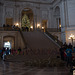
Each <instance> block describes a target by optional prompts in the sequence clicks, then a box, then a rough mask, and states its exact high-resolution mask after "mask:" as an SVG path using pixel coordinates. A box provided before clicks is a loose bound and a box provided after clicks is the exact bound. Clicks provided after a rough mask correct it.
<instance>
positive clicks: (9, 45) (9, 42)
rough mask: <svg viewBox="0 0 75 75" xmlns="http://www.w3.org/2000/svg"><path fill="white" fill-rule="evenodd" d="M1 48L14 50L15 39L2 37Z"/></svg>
mask: <svg viewBox="0 0 75 75" xmlns="http://www.w3.org/2000/svg"><path fill="white" fill-rule="evenodd" d="M3 46H4V47H5V48H9V49H12V48H13V49H14V48H15V37H13V36H4V37H3Z"/></svg>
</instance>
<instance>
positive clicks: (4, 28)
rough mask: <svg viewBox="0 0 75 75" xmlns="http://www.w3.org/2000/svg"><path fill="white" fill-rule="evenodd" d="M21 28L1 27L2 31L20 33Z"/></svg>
mask: <svg viewBox="0 0 75 75" xmlns="http://www.w3.org/2000/svg"><path fill="white" fill-rule="evenodd" d="M19 30H20V28H18V27H16V28H12V27H0V31H19Z"/></svg>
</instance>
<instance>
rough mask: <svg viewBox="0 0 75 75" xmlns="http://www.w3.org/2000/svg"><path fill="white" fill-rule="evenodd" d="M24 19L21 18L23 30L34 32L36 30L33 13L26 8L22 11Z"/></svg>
mask: <svg viewBox="0 0 75 75" xmlns="http://www.w3.org/2000/svg"><path fill="white" fill-rule="evenodd" d="M21 14H22V17H21V27H22V29H23V30H26V28H28V30H29V31H30V30H33V28H34V19H33V12H32V10H31V9H29V8H25V9H23V10H22V13H21Z"/></svg>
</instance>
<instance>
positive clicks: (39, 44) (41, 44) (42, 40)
mask: <svg viewBox="0 0 75 75" xmlns="http://www.w3.org/2000/svg"><path fill="white" fill-rule="evenodd" d="M22 34H23V37H24V39H25V42H26V43H27V45H28V46H29V47H30V48H31V49H58V48H59V47H58V46H57V45H56V44H55V43H54V42H53V41H52V40H50V39H49V38H48V37H47V36H46V35H45V34H44V33H43V32H41V31H38V30H36V31H33V32H22Z"/></svg>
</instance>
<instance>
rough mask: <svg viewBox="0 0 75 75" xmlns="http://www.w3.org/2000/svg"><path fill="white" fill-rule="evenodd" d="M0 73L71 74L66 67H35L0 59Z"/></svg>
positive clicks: (2, 74)
mask: <svg viewBox="0 0 75 75" xmlns="http://www.w3.org/2000/svg"><path fill="white" fill-rule="evenodd" d="M0 75H73V74H72V73H70V71H69V69H68V68H66V67H51V68H48V67H47V68H37V67H29V66H25V65H24V62H4V61H0Z"/></svg>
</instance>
